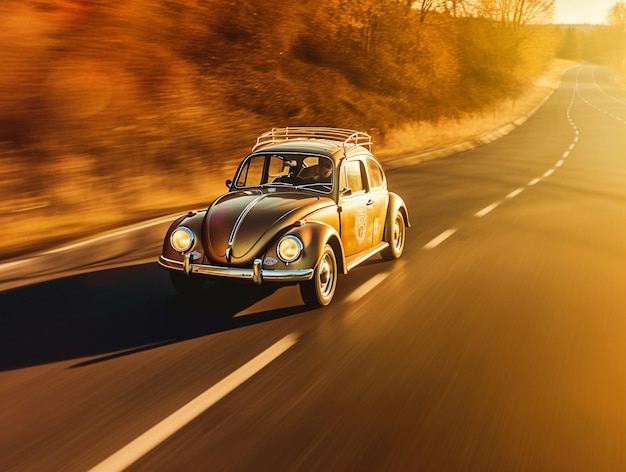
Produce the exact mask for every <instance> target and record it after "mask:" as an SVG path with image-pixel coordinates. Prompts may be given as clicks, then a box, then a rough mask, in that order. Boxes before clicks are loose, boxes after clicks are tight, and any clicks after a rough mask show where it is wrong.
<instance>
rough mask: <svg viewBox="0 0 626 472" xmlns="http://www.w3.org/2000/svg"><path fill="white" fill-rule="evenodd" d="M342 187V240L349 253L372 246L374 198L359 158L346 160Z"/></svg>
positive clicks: (341, 182) (341, 180)
mask: <svg viewBox="0 0 626 472" xmlns="http://www.w3.org/2000/svg"><path fill="white" fill-rule="evenodd" d="M339 189H340V195H339V208H340V222H341V240H342V242H343V246H344V250H345V253H346V256H348V257H349V256H352V255H354V254H357V253H359V252H361V251H364V250H366V249H369V248H370V247H371V246H372V237H373V235H372V223H373V210H374V201H373V200H372V199H371V196H370V192H369V188H368V186H367V180H366V179H365V169H364V167H363V163H362V162H361V161H360V160H352V161H344V162H343V164H342V166H341V169H340V175H339Z"/></svg>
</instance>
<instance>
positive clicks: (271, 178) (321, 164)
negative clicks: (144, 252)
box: [159, 127, 409, 306]
mask: <svg viewBox="0 0 626 472" xmlns="http://www.w3.org/2000/svg"><path fill="white" fill-rule="evenodd" d="M371 146H372V140H371V138H370V136H369V135H368V134H366V133H363V132H357V131H352V130H345V129H336V128H316V127H314V128H303V127H289V128H280V129H273V130H272V131H269V132H267V133H264V134H262V135H261V136H259V138H258V139H257V143H256V145H255V146H254V147H253V148H252V152H251V153H250V154H249V155H248V156H246V157H245V159H243V161H242V162H241V164H240V165H239V167H238V169H237V171H236V173H235V178H234V180H233V181H230V180H227V181H226V184H227V185H228V187H229V190H228V192H227V193H225V194H224V195H222V196H220V197H219V198H217V199H216V200H215V201H214V202H213V203H211V205H210V206H209V207H208V209H206V210H203V211H198V212H196V211H192V212H189V213H188V214H187V215H185V216H182V217H180V218H178V219H177V220H176V221H174V223H173V224H172V225H171V226H170V228H169V230H168V231H167V234H166V236H165V241H164V243H163V254H162V255H161V256H160V258H159V264H160V265H161V266H162V267H164V268H166V269H168V270H169V272H170V276H171V280H172V283H173V285H174V287H175V288H176V290H178V291H179V292H180V293H185V294H186V293H192V292H197V291H199V290H200V289H201V288H202V286H203V283H204V280H206V279H207V278H210V279H214V280H217V281H250V282H254V283H256V284H265V283H280V284H299V285H300V293H301V295H302V299H303V301H304V302H305V303H306V304H307V305H311V306H325V305H328V304H329V303H330V301H331V300H332V298H333V295H334V293H335V288H336V284H337V276H338V274H339V273H344V274H345V273H347V272H348V271H349V270H351V269H352V268H354V267H355V266H357V265H358V264H360V263H361V262H363V261H365V260H367V259H369V258H370V257H372V256H373V255H375V254H377V253H381V254H382V256H383V257H384V258H386V259H397V258H398V257H400V256H401V255H402V251H403V249H404V243H405V230H406V228H407V227H409V216H408V211H407V208H406V205H405V203H404V201H403V200H402V198H400V197H399V196H398V195H396V194H395V193H392V192H389V191H388V190H387V181H386V177H385V174H384V172H383V169H382V167H381V165H380V163H379V162H378V160H376V158H375V157H374V156H373V155H372V153H371Z"/></svg>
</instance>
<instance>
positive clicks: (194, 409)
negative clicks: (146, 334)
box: [89, 333, 298, 472]
mask: <svg viewBox="0 0 626 472" xmlns="http://www.w3.org/2000/svg"><path fill="white" fill-rule="evenodd" d="M297 342H298V335H297V334H296V333H291V334H289V335H287V336H285V337H284V338H282V339H281V340H280V341H278V342H277V343H276V344H274V345H273V346H270V347H269V348H267V349H266V350H265V351H263V352H262V353H261V354H259V355H258V356H256V357H255V358H254V359H252V360H250V361H248V362H247V363H246V364H244V365H242V366H241V367H240V368H239V369H237V370H236V371H234V372H233V373H232V374H230V375H228V376H227V377H225V378H224V379H223V380H221V381H219V382H218V383H216V384H215V385H214V386H213V387H211V388H209V389H208V390H207V391H206V392H204V393H202V394H200V395H199V396H198V397H196V398H195V399H193V400H191V401H190V402H189V403H187V404H186V405H185V406H183V407H181V408H180V409H178V410H177V411H175V412H174V413H172V414H171V415H170V416H168V417H167V418H165V419H164V420H163V421H161V422H160V423H158V424H157V425H155V426H153V427H152V428H150V429H149V430H148V431H146V432H145V433H143V434H142V435H141V436H139V437H138V438H136V439H135V440H133V441H131V442H130V443H128V444H127V445H126V446H124V447H123V448H122V449H120V450H119V451H117V452H116V453H115V454H113V455H112V456H110V457H109V458H108V459H106V460H104V461H103V462H101V463H100V464H98V465H97V466H95V467H94V468H93V469H91V470H90V471H89V472H120V471H122V470H124V469H126V468H127V467H128V466H130V465H131V464H133V463H134V462H135V461H137V460H138V459H140V458H141V457H143V456H144V455H145V454H147V453H148V452H149V451H151V450H152V449H154V448H155V447H157V446H158V445H159V444H161V443H162V442H163V441H165V440H166V439H168V438H169V437H170V436H171V435H173V434H174V433H176V432H177V431H178V430H180V429H181V428H182V427H184V426H185V425H187V424H188V423H189V422H191V421H192V420H194V419H195V418H197V417H198V416H199V415H201V414H202V413H204V412H205V411H206V410H207V409H209V408H210V407H211V406H213V405H214V404H215V403H217V402H218V401H219V400H221V399H222V398H224V397H225V396H226V395H228V394H229V393H230V392H232V391H233V390H235V389H236V388H237V387H239V386H240V385H241V384H243V383H244V382H245V381H246V380H248V379H250V378H251V377H252V376H253V375H254V374H256V373H258V372H259V371H260V370H261V369H263V368H264V367H266V366H267V365H269V364H270V363H271V362H272V361H274V360H275V359H277V358H278V357H279V356H280V355H281V354H283V353H284V352H286V351H287V350H288V349H289V348H291V347H292V346H293V345H294V344H296V343H297Z"/></svg>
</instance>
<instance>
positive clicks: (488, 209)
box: [474, 202, 500, 218]
mask: <svg viewBox="0 0 626 472" xmlns="http://www.w3.org/2000/svg"><path fill="white" fill-rule="evenodd" d="M498 205H500V202H495V203H492V204H491V205H489V206H486V207H485V208H483V209H482V210H480V211H478V212H476V213H475V214H474V216H477V217H478V218H482V217H483V216H485V215H487V214H488V213H491V212H492V211H493V210H495V209H496V208H498Z"/></svg>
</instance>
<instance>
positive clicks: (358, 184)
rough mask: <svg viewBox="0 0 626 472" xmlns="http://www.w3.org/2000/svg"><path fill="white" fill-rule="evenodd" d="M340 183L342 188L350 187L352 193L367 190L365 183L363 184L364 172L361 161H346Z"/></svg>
mask: <svg viewBox="0 0 626 472" xmlns="http://www.w3.org/2000/svg"><path fill="white" fill-rule="evenodd" d="M339 185H340V187H341V189H342V190H343V189H345V188H346V187H347V188H349V189H350V191H351V193H352V195H354V194H355V193H358V192H363V191H364V190H365V185H364V184H363V172H362V171H361V163H360V162H359V161H349V162H346V163H344V165H343V167H342V169H341V177H340V181H339Z"/></svg>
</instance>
